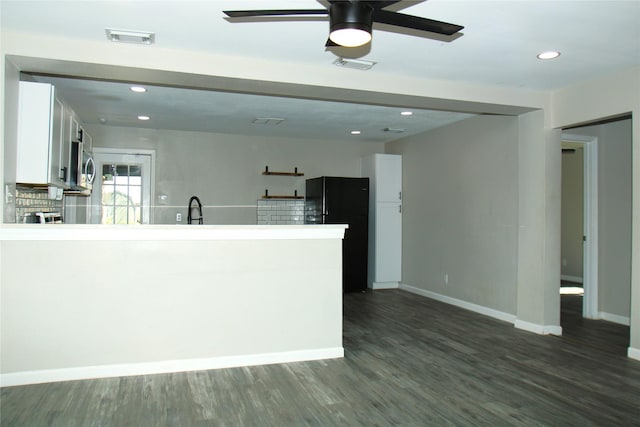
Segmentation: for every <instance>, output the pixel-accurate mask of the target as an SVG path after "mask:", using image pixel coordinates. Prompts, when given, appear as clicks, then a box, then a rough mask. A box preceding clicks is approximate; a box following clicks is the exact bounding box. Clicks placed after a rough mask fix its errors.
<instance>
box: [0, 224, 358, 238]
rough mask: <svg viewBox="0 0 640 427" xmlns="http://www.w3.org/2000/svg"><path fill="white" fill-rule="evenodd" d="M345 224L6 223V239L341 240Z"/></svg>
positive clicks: (0, 233)
mask: <svg viewBox="0 0 640 427" xmlns="http://www.w3.org/2000/svg"><path fill="white" fill-rule="evenodd" d="M347 227H348V226H347V225H344V224H331V225H198V226H188V225H99V224H74V225H69V224H55V225H30V224H20V225H16V224H11V225H10V224H7V225H2V226H0V241H5V240H38V241H40V240H75V241H79V240H93V241H106V240H119V241H121V240H145V241H157V240H170V241H174V240H187V241H192V240H301V239H302V240H305V239H342V238H343V237H344V230H345V229H346V228H347Z"/></svg>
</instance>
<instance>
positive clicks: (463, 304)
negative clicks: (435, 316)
mask: <svg viewBox="0 0 640 427" xmlns="http://www.w3.org/2000/svg"><path fill="white" fill-rule="evenodd" d="M400 289H402V290H403V291H407V292H411V293H412V294H416V295H421V296H423V297H427V298H431V299H434V300H437V301H440V302H444V303H447V304H451V305H455V306H456V307H460V308H464V309H466V310H470V311H474V312H476V313H480V314H483V315H485V316H489V317H493V318H494V319H498V320H502V321H505V322H509V323H513V322H515V320H516V316H515V315H513V314H509V313H505V312H503V311H498V310H494V309H493V308H489V307H484V306H482V305H478V304H473V303H470V302H467V301H463V300H460V299H457V298H452V297H449V296H446V295H442V294H438V293H435V292H431V291H427V290H424V289H420V288H416V287H415V286H411V285H407V284H406V283H400Z"/></svg>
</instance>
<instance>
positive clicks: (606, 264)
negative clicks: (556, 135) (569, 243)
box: [571, 119, 632, 317]
mask: <svg viewBox="0 0 640 427" xmlns="http://www.w3.org/2000/svg"><path fill="white" fill-rule="evenodd" d="M571 133H572V134H581V135H588V136H595V137H597V138H598V258H599V259H598V311H600V312H604V313H610V314H614V315H617V316H623V317H629V315H630V295H631V195H632V193H631V191H632V189H631V170H632V169H631V154H632V153H631V120H630V119H629V120H622V121H618V122H614V123H608V124H603V125H598V126H589V127H584V128H580V129H571Z"/></svg>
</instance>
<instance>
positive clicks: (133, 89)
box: [129, 86, 147, 93]
mask: <svg viewBox="0 0 640 427" xmlns="http://www.w3.org/2000/svg"><path fill="white" fill-rule="evenodd" d="M129 90H130V91H131V92H136V93H145V92H146V91H147V89H146V88H144V87H142V86H131V87H130V88H129Z"/></svg>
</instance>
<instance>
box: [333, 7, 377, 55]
mask: <svg viewBox="0 0 640 427" xmlns="http://www.w3.org/2000/svg"><path fill="white" fill-rule="evenodd" d="M372 26H373V7H371V6H370V5H368V4H366V3H350V2H341V3H332V4H331V8H330V9H329V29H330V33H329V39H331V41H332V42H334V43H335V44H337V45H340V46H344V47H358V46H362V45H365V44H367V43H369V42H370V41H371V28H372Z"/></svg>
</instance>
